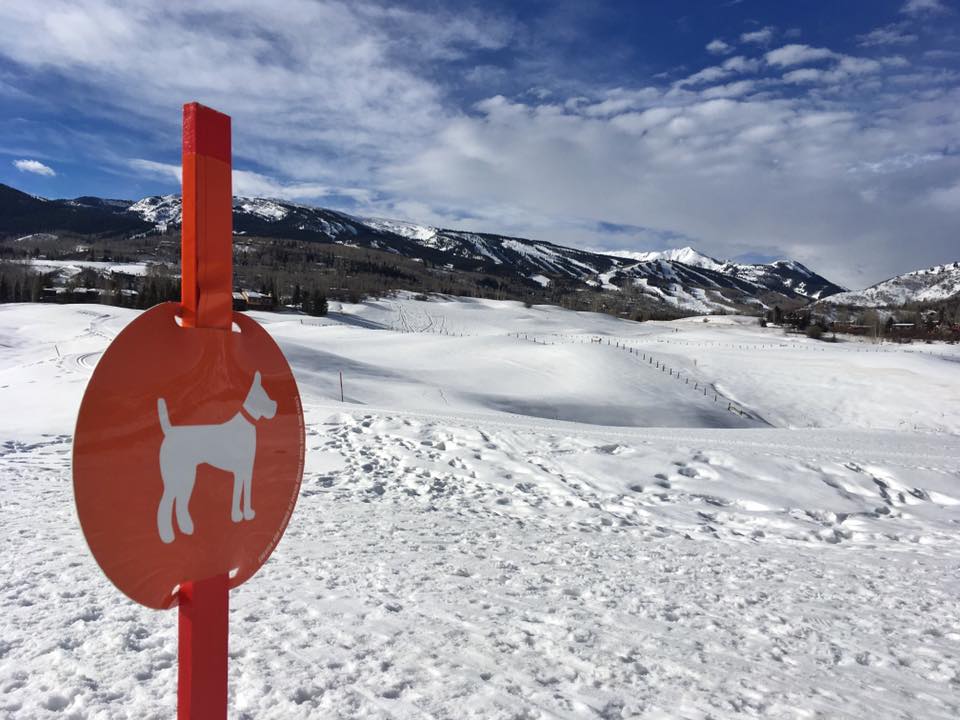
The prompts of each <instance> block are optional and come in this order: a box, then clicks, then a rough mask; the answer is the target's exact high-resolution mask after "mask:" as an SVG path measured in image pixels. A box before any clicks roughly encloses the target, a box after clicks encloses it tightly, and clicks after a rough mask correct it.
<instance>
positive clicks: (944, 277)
mask: <svg viewBox="0 0 960 720" xmlns="http://www.w3.org/2000/svg"><path fill="white" fill-rule="evenodd" d="M958 294H960V263H952V264H949V265H937V266H935V267H931V268H926V269H924V270H915V271H913V272H909V273H904V274H903V275H898V276H896V277H893V278H890V279H889V280H884V281H883V282H880V283H877V284H876V285H871V286H870V287H868V288H866V289H865V290H860V291H857V292H845V293H840V294H838V295H831V296H830V297H828V298H826V302H828V303H831V304H834V305H854V306H857V307H897V306H901V305H905V304H908V303H925V302H939V301H942V300H948V299H950V298H952V297H955V296H957V295H958Z"/></svg>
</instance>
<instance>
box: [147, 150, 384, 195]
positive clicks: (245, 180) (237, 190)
mask: <svg viewBox="0 0 960 720" xmlns="http://www.w3.org/2000/svg"><path fill="white" fill-rule="evenodd" d="M129 165H130V167H131V168H133V169H134V170H136V171H138V172H139V173H141V174H143V175H146V176H150V177H156V178H160V179H166V180H175V181H176V182H177V183H181V182H182V174H183V173H182V168H181V166H180V165H172V164H170V163H161V162H154V161H152V160H144V159H142V158H134V159H132V160H130V161H129ZM232 182H233V194H234V195H242V196H252V197H270V198H280V199H282V200H316V199H321V198H325V197H331V196H346V197H350V198H353V199H354V200H356V201H358V202H369V201H370V198H371V193H370V192H369V191H368V190H364V189H359V188H350V187H333V186H329V185H325V184H322V183H282V182H279V181H277V180H276V179H274V178H272V177H270V176H268V175H263V174H261V173H257V172H253V171H251V170H237V169H234V170H233V172H232Z"/></svg>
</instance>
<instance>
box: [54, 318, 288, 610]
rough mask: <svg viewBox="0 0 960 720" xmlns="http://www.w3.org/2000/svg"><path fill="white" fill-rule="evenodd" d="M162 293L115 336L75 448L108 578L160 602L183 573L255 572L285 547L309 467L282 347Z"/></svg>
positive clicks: (195, 576) (86, 400)
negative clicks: (190, 319)
mask: <svg viewBox="0 0 960 720" xmlns="http://www.w3.org/2000/svg"><path fill="white" fill-rule="evenodd" d="M180 307H181V306H180V305H179V304H177V303H165V304H162V305H158V306H156V307H154V308H152V309H150V310H148V311H147V312H145V313H144V314H142V315H141V316H139V317H138V318H137V319H136V320H134V321H133V322H132V323H131V324H130V325H128V326H127V327H126V328H125V329H124V330H123V331H122V332H121V333H120V334H119V335H118V336H117V338H116V339H115V340H114V341H113V343H112V344H111V345H110V346H109V347H108V348H107V350H106V352H105V353H104V355H103V357H102V358H101V360H100V362H99V364H98V365H97V368H96V371H95V372H94V374H93V377H92V378H91V379H90V383H89V385H88V386H87V391H86V394H85V395H84V397H83V403H82V405H81V407H80V415H79V417H78V419H77V429H76V434H75V437H74V450H73V478H74V480H73V482H74V496H75V498H76V503H77V511H78V514H79V516H80V524H81V526H82V527H83V534H84V536H85V537H86V539H87V543H88V544H89V546H90V550H91V551H92V552H93V555H94V557H95V558H96V560H97V562H98V563H99V564H100V567H101V568H102V569H103V571H104V573H106V575H107V577H108V578H110V580H111V581H112V582H113V583H114V584H115V585H116V586H117V587H118V588H119V589H120V590H121V591H123V592H124V593H125V594H126V595H127V596H129V597H130V598H131V599H133V600H135V601H137V602H139V603H142V604H143V605H146V606H148V607H152V608H158V609H160V608H166V607H170V606H171V605H173V604H175V603H176V602H177V591H178V589H179V585H180V584H181V583H184V582H187V581H194V580H201V579H204V578H210V577H214V576H216V575H221V574H229V577H230V587H236V586H237V585H239V584H240V583H242V582H244V581H245V580H247V579H248V578H249V577H251V576H252V575H253V574H254V573H255V572H256V571H257V570H258V569H259V568H260V566H261V565H263V563H264V562H266V560H267V558H268V557H269V556H270V553H271V552H272V551H273V549H274V548H275V547H276V546H277V543H278V542H279V541H280V537H281V536H282V535H283V531H284V529H285V528H286V526H287V522H288V521H289V520H290V515H291V513H292V512H293V508H294V505H295V503H296V501H297V495H298V493H299V490H300V480H301V477H302V474H303V457H304V430H303V411H302V408H301V406H300V395H299V393H298V391H297V385H296V382H295V380H294V378H293V374H292V373H291V371H290V367H289V365H287V361H286V360H285V359H284V357H283V354H282V353H281V351H280V348H279V347H277V345H276V343H275V342H274V341H273V339H272V338H271V337H270V335H268V334H267V332H266V331H265V330H264V329H263V328H262V327H260V326H259V325H258V324H257V323H256V322H255V321H253V320H251V319H250V318H248V317H246V316H245V315H242V314H239V313H234V314H233V322H234V324H235V327H236V328H239V332H237V331H236V329H234V331H232V332H231V331H229V330H224V329H219V328H202V327H192V328H186V327H181V326H180V323H178V313H179V312H180Z"/></svg>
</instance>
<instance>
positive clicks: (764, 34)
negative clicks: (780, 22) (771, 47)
mask: <svg viewBox="0 0 960 720" xmlns="http://www.w3.org/2000/svg"><path fill="white" fill-rule="evenodd" d="M775 30H776V28H774V27H772V26H770V25H768V26H767V27H765V28H761V29H760V30H754V31H752V32H745V33H743V34H742V35H741V36H740V42H745V43H756V44H758V45H766V44H767V43H768V42H770V41H771V40H773V33H774V31H775Z"/></svg>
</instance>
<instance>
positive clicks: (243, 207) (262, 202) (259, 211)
mask: <svg viewBox="0 0 960 720" xmlns="http://www.w3.org/2000/svg"><path fill="white" fill-rule="evenodd" d="M233 209H234V210H235V211H236V210H240V211H242V212H245V213H247V214H249V215H255V216H256V217H260V218H263V219H264V220H269V221H271V222H279V221H280V220H283V219H284V218H285V217H286V216H287V215H289V214H290V210H289V208H288V207H286V206H285V205H284V204H283V203H281V202H280V201H278V200H270V199H267V198H251V197H236V198H234V200H233Z"/></svg>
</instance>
